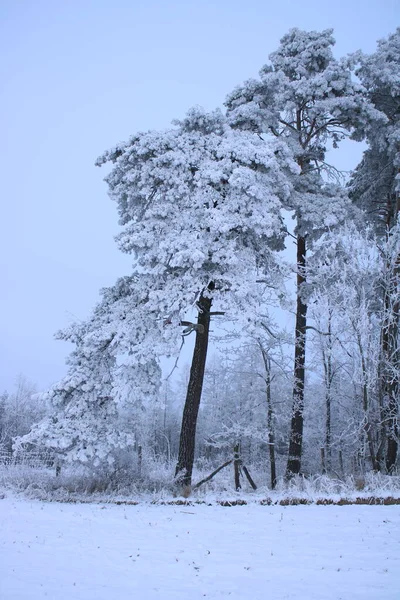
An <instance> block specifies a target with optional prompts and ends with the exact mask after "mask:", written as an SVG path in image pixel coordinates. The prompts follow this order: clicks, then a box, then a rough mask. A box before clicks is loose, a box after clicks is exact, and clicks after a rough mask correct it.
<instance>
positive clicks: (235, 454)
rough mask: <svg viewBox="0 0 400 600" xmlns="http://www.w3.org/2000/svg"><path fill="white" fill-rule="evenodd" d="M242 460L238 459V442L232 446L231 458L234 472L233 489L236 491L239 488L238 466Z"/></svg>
mask: <svg viewBox="0 0 400 600" xmlns="http://www.w3.org/2000/svg"><path fill="white" fill-rule="evenodd" d="M241 464H242V461H241V460H240V444H239V443H237V444H236V445H235V447H234V459H233V470H234V474H235V490H236V491H237V492H238V491H239V490H240V489H241V487H242V486H241V485H240V466H241Z"/></svg>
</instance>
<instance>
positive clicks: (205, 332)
mask: <svg viewBox="0 0 400 600" xmlns="http://www.w3.org/2000/svg"><path fill="white" fill-rule="evenodd" d="M211 304H212V299H211V298H207V297H204V296H203V295H201V296H200V299H199V301H198V308H199V314H198V317H197V328H196V341H195V346H194V350H193V358H192V366H191V369H190V378H189V384H188V389H187V394H186V401H185V407H184V409H183V417H182V427H181V436H180V440H179V453H178V463H177V465H176V470H175V477H176V484H177V485H178V486H179V487H182V488H187V487H190V486H191V484H192V471H193V462H194V450H195V443H196V425H197V416H198V413H199V406H200V400H201V392H202V389H203V381H204V370H205V366H206V359H207V349H208V338H209V333H210V309H211Z"/></svg>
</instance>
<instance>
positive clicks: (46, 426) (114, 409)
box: [15, 323, 133, 468]
mask: <svg viewBox="0 0 400 600" xmlns="http://www.w3.org/2000/svg"><path fill="white" fill-rule="evenodd" d="M58 337H59V339H64V340H67V341H69V342H72V343H73V344H74V345H75V349H74V350H73V352H72V353H71V354H70V356H69V358H68V365H69V371H68V373H67V375H66V376H65V377H64V378H63V379H62V380H61V381H60V382H58V383H57V384H55V385H54V386H53V387H51V388H50V389H49V390H48V391H47V392H45V393H43V394H41V395H40V400H41V401H42V402H45V403H47V404H48V406H49V414H48V416H47V417H45V419H43V420H42V421H40V422H39V423H37V424H36V425H34V427H33V428H32V430H31V431H30V432H29V433H28V434H27V435H25V436H23V437H20V438H17V439H16V441H15V447H16V448H19V447H20V446H26V445H28V446H29V445H33V446H38V447H42V448H43V447H44V448H48V449H50V450H51V451H52V452H54V454H55V455H56V457H57V462H58V464H61V463H63V462H66V463H80V464H82V465H84V466H87V467H90V468H96V467H98V466H103V465H104V464H106V465H107V464H108V465H112V464H113V463H114V460H115V453H116V452H118V451H119V450H121V449H122V448H126V447H127V446H129V445H130V444H132V442H133V439H132V437H131V436H130V435H129V433H128V432H126V431H124V430H123V428H122V427H121V426H120V424H119V423H118V406H117V403H116V402H115V399H114V397H113V368H114V367H115V357H114V356H113V355H112V352H110V346H112V342H113V335H110V337H109V339H107V340H104V339H98V336H97V332H96V330H93V329H92V330H90V325H89V324H88V323H83V324H74V325H71V326H70V327H69V328H68V329H66V330H65V331H62V332H60V333H59V334H58Z"/></svg>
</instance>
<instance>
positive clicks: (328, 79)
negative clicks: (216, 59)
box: [226, 29, 380, 477]
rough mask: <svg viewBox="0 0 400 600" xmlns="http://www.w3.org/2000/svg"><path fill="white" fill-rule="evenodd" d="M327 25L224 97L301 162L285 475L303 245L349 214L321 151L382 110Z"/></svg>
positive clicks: (298, 35)
mask: <svg viewBox="0 0 400 600" xmlns="http://www.w3.org/2000/svg"><path fill="white" fill-rule="evenodd" d="M333 45H334V39H333V37H332V30H326V31H322V32H316V31H311V32H305V31H300V30H299V29H292V30H290V31H289V33H287V34H286V35H285V36H284V37H283V38H282V40H281V44H280V46H279V48H278V50H277V51H276V52H274V53H272V54H271V55H270V64H268V65H266V66H264V67H263V68H262V69H261V71H260V79H258V80H250V81H247V82H246V83H245V84H243V85H242V86H240V87H238V88H237V89H236V90H234V91H233V93H232V94H231V95H230V96H229V97H228V100H227V103H226V104H227V107H228V117H229V121H230V123H231V124H232V126H234V127H237V128H239V129H244V130H250V131H256V132H258V133H259V134H260V136H261V138H262V139H267V138H269V137H271V136H273V137H276V138H277V139H281V140H284V141H285V143H286V144H287V145H288V147H289V148H290V150H291V152H292V154H293V156H294V158H295V160H296V162H297V165H298V168H299V170H298V173H297V175H295V176H294V177H293V179H292V181H293V187H294V191H293V193H292V194H291V195H290V197H289V201H288V203H287V204H286V208H287V209H288V210H289V211H291V213H292V214H293V216H294V218H295V222H296V227H295V237H296V243H297V257H296V262H297V282H296V285H297V308H296V325H295V356H294V384H293V411H292V419H291V427H290V432H291V433H290V445H289V457H288V463H287V476H288V477H290V476H292V475H293V474H296V473H299V472H300V470H301V455H302V442H303V421H304V417H303V413H304V382H305V351H306V331H307V296H306V293H305V291H306V270H307V252H308V250H309V248H310V246H311V243H312V241H313V239H314V238H315V236H316V235H318V234H320V233H321V232H322V231H324V230H326V229H327V228H331V227H333V226H335V225H337V224H338V223H340V222H341V221H343V219H344V218H345V217H346V214H347V210H348V208H347V207H348V203H347V198H346V194H345V193H344V192H343V190H342V189H340V188H339V187H338V186H337V185H333V184H327V183H325V181H324V179H323V174H324V173H328V174H329V173H330V174H332V172H333V169H332V168H331V167H330V166H329V165H328V164H327V163H326V160H325V157H326V152H327V150H328V148H329V145H330V144H332V145H333V146H334V147H336V146H337V145H338V143H339V142H340V141H341V140H342V139H343V138H344V137H346V136H347V135H349V134H350V133H351V134H352V135H353V137H355V138H357V139H360V138H361V137H362V135H363V134H364V132H365V129H366V126H367V124H368V123H369V122H370V121H371V120H374V119H379V118H380V113H379V112H378V111H376V110H374V108H373V107H372V105H371V104H370V103H369V102H368V101H367V100H366V98H365V94H364V90H363V88H362V86H361V85H359V84H358V83H356V82H355V81H353V79H352V74H351V64H350V62H349V61H348V60H342V61H338V60H336V59H335V58H334V57H333V54H332V47H333Z"/></svg>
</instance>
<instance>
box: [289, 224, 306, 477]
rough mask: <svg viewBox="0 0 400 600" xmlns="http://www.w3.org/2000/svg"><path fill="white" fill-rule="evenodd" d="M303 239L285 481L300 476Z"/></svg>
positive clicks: (299, 243) (299, 239)
mask: <svg viewBox="0 0 400 600" xmlns="http://www.w3.org/2000/svg"><path fill="white" fill-rule="evenodd" d="M305 267H306V239H305V238H304V237H302V236H300V235H298V236H297V309H296V329H295V350H294V382H293V406H292V419H291V424H290V438H289V456H288V462H287V467H286V479H290V478H291V477H293V475H297V474H298V473H300V469H301V453H302V444H303V413H304V379H305V359H306V325H307V304H306V303H305V302H303V300H302V297H301V292H302V290H301V287H302V284H303V283H305V281H306V273H305Z"/></svg>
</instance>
